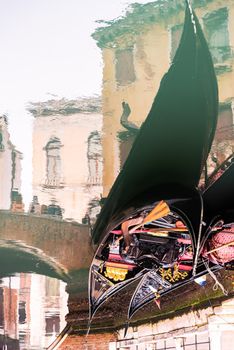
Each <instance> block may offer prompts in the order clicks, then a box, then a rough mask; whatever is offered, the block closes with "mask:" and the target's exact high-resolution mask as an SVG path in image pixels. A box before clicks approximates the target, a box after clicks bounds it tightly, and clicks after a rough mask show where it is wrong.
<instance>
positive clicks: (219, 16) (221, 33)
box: [203, 7, 231, 63]
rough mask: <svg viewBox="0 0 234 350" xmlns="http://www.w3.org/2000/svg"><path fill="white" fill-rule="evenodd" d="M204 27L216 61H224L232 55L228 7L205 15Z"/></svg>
mask: <svg viewBox="0 0 234 350" xmlns="http://www.w3.org/2000/svg"><path fill="white" fill-rule="evenodd" d="M203 22H204V29H205V33H206V36H207V40H208V43H209V48H210V51H211V54H212V57H213V61H214V63H223V62H225V61H226V60H227V59H229V58H230V57H231V48H230V45H229V33H228V10H227V8H226V7H224V8H221V9H218V10H217V11H213V12H211V13H208V14H207V15H205V16H204V17H203Z"/></svg>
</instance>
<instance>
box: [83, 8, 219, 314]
mask: <svg viewBox="0 0 234 350" xmlns="http://www.w3.org/2000/svg"><path fill="white" fill-rule="evenodd" d="M217 114H218V88H217V81H216V76H215V73H214V68H213V63H212V59H211V56H210V52H209V49H208V46H207V43H206V41H205V38H204V35H203V33H202V30H201V27H200V25H199V22H198V19H197V17H196V15H195V13H194V11H193V10H192V8H191V6H190V4H189V1H186V9H185V21H184V29H183V33H182V37H181V41H180V44H179V47H178V49H177V52H176V54H175V57H174V59H173V62H172V64H171V66H170V68H169V70H168V72H167V73H166V74H165V75H164V77H163V78H162V80H161V83H160V87H159V90H158V92H157V94H156V97H155V99H154V101H153V104H152V107H151V110H150V112H149V114H148V116H147V118H146V120H145V122H144V123H143V125H142V126H141V129H140V130H139V133H138V135H137V137H136V140H135V143H134V145H133V147H132V149H131V151H130V154H129V156H128V158H127V160H126V162H125V164H124V166H123V169H122V171H121V172H120V174H119V176H118V177H117V179H116V181H115V183H114V185H113V187H112V189H111V191H110V193H109V195H108V197H107V199H106V201H105V203H104V206H103V208H102V210H101V213H100V215H99V217H98V219H97V222H96V224H95V227H94V230H93V234H92V239H93V243H94V244H95V245H98V248H97V251H96V254H95V257H94V259H93V262H92V264H91V267H90V274H89V302H90V320H91V319H92V317H93V316H94V314H95V312H96V311H97V310H98V308H99V307H100V306H101V305H102V304H103V303H104V302H105V301H106V300H107V299H108V298H109V297H110V296H112V295H113V294H115V293H117V292H119V291H120V290H121V289H122V288H124V287H126V286H127V285H129V284H130V283H132V282H133V281H136V280H137V279H138V280H139V281H140V282H139V285H138V287H137V289H136V291H135V293H134V295H133V298H132V300H131V303H130V307H129V313H128V317H129V318H130V317H131V316H132V315H133V313H135V312H136V311H137V310H138V309H139V308H140V307H141V306H142V305H143V304H144V302H143V299H144V298H145V297H146V299H144V301H146V302H148V301H149V298H148V296H149V295H151V297H153V298H156V299H157V298H158V297H159V296H160V295H161V294H163V293H166V292H168V291H169V290H172V289H173V288H175V287H176V286H177V285H178V284H179V283H186V281H189V280H190V279H191V278H194V277H195V276H197V275H199V274H202V273H203V272H204V269H203V270H202V269H201V267H200V265H202V263H201V260H199V257H200V254H201V243H203V245H204V242H203V240H202V239H203V238H204V237H205V236H206V235H207V233H205V232H206V230H204V227H203V226H204V225H203V224H204V222H203V214H204V200H203V192H202V191H201V190H200V189H199V188H198V184H199V180H200V177H201V173H202V170H203V168H204V165H205V163H206V160H207V156H208V154H209V151H210V148H211V144H212V141H213V137H214V133H215V129H216V123H217ZM210 191H211V190H210ZM210 191H209V193H211V192H210ZM205 197H206V200H205V203H206V208H205V209H206V213H207V215H210V214H208V210H207V206H209V204H208V203H209V198H210V197H209V196H208V194H207V195H205ZM215 210H216V209H215ZM213 215H214V212H213V213H211V219H210V217H209V220H210V221H212V216H213ZM215 215H216V214H215ZM207 218H208V216H207ZM149 281H151V282H152V283H149ZM146 286H147V288H148V287H150V288H151V292H149V290H148V291H147V288H145V287H146ZM148 289H149V288H148ZM143 291H145V292H143ZM145 293H146V294H145ZM142 298H143V299H142ZM147 298H148V299H147ZM150 300H151V299H150Z"/></svg>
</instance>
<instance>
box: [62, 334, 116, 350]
mask: <svg viewBox="0 0 234 350" xmlns="http://www.w3.org/2000/svg"><path fill="white" fill-rule="evenodd" d="M115 340H117V336H116V334H114V333H113V334H112V333H111V334H110V333H102V334H89V336H88V337H86V336H85V335H68V337H67V338H66V339H65V341H64V342H63V344H61V345H60V346H59V347H58V350H109V343H110V342H113V341H115Z"/></svg>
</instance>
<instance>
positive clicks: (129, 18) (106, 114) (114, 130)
mask: <svg viewBox="0 0 234 350" xmlns="http://www.w3.org/2000/svg"><path fill="white" fill-rule="evenodd" d="M184 7H185V6H184V1H182V0H175V1H155V2H150V3H148V4H145V5H140V4H134V5H132V7H131V8H130V9H129V11H128V12H127V14H126V16H125V17H123V18H120V19H118V20H116V21H113V22H112V23H110V22H108V23H106V24H107V25H106V26H105V27H103V28H98V29H97V30H96V32H95V33H94V34H93V37H94V39H95V40H96V41H97V45H98V46H99V47H100V48H101V50H102V56H103V62H104V68H103V158H104V163H103V191H104V196H107V194H108V192H109V190H110V188H111V186H112V184H113V182H114V180H115V178H116V176H117V175H118V172H119V171H120V169H121V166H122V164H123V162H124V160H125V159H126V156H127V154H128V152H129V149H130V148H131V145H132V142H133V140H134V136H132V135H129V133H127V132H126V130H125V129H124V128H123V126H122V125H121V122H120V120H121V115H123V109H122V106H123V103H125V104H126V103H127V104H128V106H129V112H130V114H129V120H130V121H131V122H132V123H134V124H135V125H137V126H140V125H141V123H142V122H143V121H144V120H145V118H146V116H147V114H148V112H149V110H150V107H151V105H152V102H153V100H154V97H155V95H156V92H157V90H158V88H159V84H160V81H161V78H162V77H163V75H164V74H165V73H166V72H167V70H168V68H169V66H170V64H171V62H172V60H173V57H174V54H175V52H176V49H177V46H178V43H179V40H180V36H181V33H182V29H183V21H184ZM193 7H194V8H195V10H196V14H197V16H198V18H199V21H200V23H201V26H202V28H203V31H204V33H205V36H206V38H207V41H208V44H209V48H210V51H211V54H212V57H213V61H214V66H215V71H216V74H217V79H218V85H219V99H220V111H219V121H218V127H217V133H216V136H215V141H214V144H213V148H212V152H211V155H210V158H209V161H208V168H209V169H208V172H209V173H211V172H212V171H213V170H214V169H215V168H217V167H218V166H219V165H220V164H221V163H222V161H223V160H224V159H226V158H227V157H228V156H230V155H231V153H233V124H234V55H233V47H234V25H233V18H234V17H233V16H234V2H233V1H232V0H227V1H224V0H210V1H205V0H194V1H193ZM168 102H169V101H168ZM124 130H125V131H124Z"/></svg>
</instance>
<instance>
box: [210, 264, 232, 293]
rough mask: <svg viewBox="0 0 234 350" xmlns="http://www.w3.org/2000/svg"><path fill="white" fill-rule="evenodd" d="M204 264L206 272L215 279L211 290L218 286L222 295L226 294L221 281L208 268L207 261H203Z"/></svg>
mask: <svg viewBox="0 0 234 350" xmlns="http://www.w3.org/2000/svg"><path fill="white" fill-rule="evenodd" d="M204 265H205V267H206V269H207V271H208V273H209V274H210V276H211V277H212V278H213V280H214V281H215V284H214V286H213V290H214V291H216V290H217V289H218V288H220V289H221V290H222V292H223V294H224V295H228V291H227V290H226V289H225V288H224V286H223V285H222V283H221V282H219V280H218V279H217V277H216V276H215V274H214V272H213V271H211V269H210V268H209V263H207V262H206V261H204Z"/></svg>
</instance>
